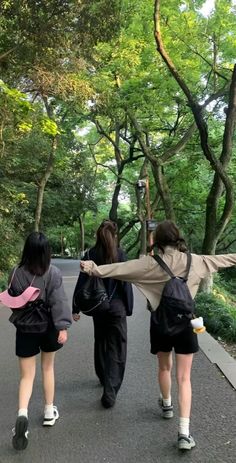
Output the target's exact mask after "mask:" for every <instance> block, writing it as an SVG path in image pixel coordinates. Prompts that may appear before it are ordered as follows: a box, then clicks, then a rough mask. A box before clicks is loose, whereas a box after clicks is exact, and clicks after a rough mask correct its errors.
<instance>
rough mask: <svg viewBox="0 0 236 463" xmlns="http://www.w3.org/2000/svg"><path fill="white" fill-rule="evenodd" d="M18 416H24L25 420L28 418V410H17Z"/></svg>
mask: <svg viewBox="0 0 236 463" xmlns="http://www.w3.org/2000/svg"><path fill="white" fill-rule="evenodd" d="M18 416H26V418H28V409H27V408H19V410H18Z"/></svg>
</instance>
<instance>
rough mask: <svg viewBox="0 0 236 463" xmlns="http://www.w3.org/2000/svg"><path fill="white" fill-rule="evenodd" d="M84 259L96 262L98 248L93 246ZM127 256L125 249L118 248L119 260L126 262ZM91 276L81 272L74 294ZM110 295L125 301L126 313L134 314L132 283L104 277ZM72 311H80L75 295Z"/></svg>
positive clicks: (128, 314)
mask: <svg viewBox="0 0 236 463" xmlns="http://www.w3.org/2000/svg"><path fill="white" fill-rule="evenodd" d="M83 260H93V261H94V262H95V263H98V262H97V255H96V249H95V248H91V249H90V250H89V252H86V254H85V256H84V258H83ZM126 260H127V259H126V256H125V253H124V251H123V250H122V249H121V248H118V262H125V261H126ZM88 278H89V276H88V275H87V274H86V273H83V272H80V273H79V277H78V280H77V283H76V286H75V290H74V294H75V293H76V292H77V291H78V290H80V289H81V288H82V286H83V285H84V284H85V282H86V281H87V279H88ZM103 282H104V285H105V288H106V291H107V294H108V297H110V296H111V295H112V294H113V297H112V299H121V300H122V301H123V303H124V306H125V310H126V315H127V316H130V315H132V312H133V303H134V298H133V289H132V285H131V284H130V283H127V282H124V281H116V280H114V279H113V278H104V280H103ZM72 301H73V302H72V312H73V313H79V312H80V310H79V307H77V306H76V305H75V302H74V296H73V299H72Z"/></svg>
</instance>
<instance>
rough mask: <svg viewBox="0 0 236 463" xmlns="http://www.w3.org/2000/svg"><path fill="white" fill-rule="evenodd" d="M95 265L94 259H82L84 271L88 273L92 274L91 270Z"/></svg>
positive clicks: (81, 266)
mask: <svg viewBox="0 0 236 463" xmlns="http://www.w3.org/2000/svg"><path fill="white" fill-rule="evenodd" d="M92 267H93V261H92V260H81V262H80V268H81V270H82V272H85V273H88V274H89V275H91V270H92Z"/></svg>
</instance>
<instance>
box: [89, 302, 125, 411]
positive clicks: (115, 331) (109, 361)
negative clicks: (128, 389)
mask: <svg viewBox="0 0 236 463" xmlns="http://www.w3.org/2000/svg"><path fill="white" fill-rule="evenodd" d="M93 322H94V366H95V372H96V375H97V376H98V378H99V380H100V382H101V384H102V385H103V387H104V396H105V397H106V398H107V399H108V400H109V401H110V402H114V401H115V399H116V394H117V392H118V391H119V389H120V386H121V384H122V381H123V377H124V372H125V364H126V354H127V320H126V311H125V307H124V304H123V302H122V301H121V300H119V299H114V300H113V301H112V302H111V310H110V311H109V312H106V313H104V314H103V315H99V316H97V317H93Z"/></svg>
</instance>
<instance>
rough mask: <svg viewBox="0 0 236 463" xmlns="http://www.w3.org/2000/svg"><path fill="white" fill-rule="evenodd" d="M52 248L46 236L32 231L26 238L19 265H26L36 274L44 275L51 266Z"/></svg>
mask: <svg viewBox="0 0 236 463" xmlns="http://www.w3.org/2000/svg"><path fill="white" fill-rule="evenodd" d="M50 261H51V249H50V245H49V242H48V239H47V238H46V236H45V235H44V234H43V233H41V232H32V233H30V235H29V236H28V237H27V238H26V241H25V245H24V249H23V252H22V256H21V261H20V263H19V267H25V268H26V269H27V270H28V271H29V272H30V273H32V274H34V275H43V274H44V273H45V272H46V271H47V270H48V268H49V265H50Z"/></svg>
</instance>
